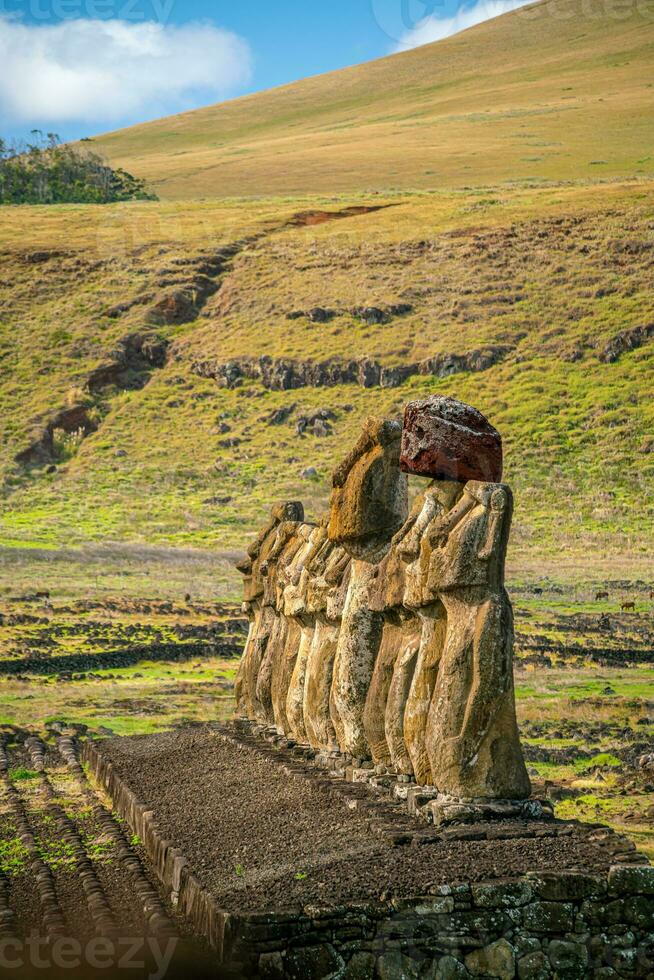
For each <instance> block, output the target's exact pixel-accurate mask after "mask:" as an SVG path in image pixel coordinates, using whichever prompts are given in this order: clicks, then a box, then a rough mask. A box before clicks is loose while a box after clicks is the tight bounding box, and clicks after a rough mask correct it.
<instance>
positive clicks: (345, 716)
mask: <svg viewBox="0 0 654 980" xmlns="http://www.w3.org/2000/svg"><path fill="white" fill-rule="evenodd" d="M401 432H402V430H401V426H400V424H399V423H398V422H394V421H388V420H383V419H376V418H369V419H368V420H367V421H366V423H365V424H364V428H363V433H362V435H361V437H360V439H359V441H358V442H357V444H356V446H355V447H354V449H353V450H352V452H351V453H350V454H349V455H348V456H347V458H346V459H345V460H344V462H343V463H342V464H341V465H340V466H339V467H338V468H337V469H336V471H335V473H334V476H333V491H332V497H331V510H330V522H329V537H330V539H331V540H332V541H334V542H335V543H336V544H338V545H341V546H342V547H343V548H344V549H345V550H346V551H347V552H348V553H349V554H350V555H351V556H352V568H351V573H350V582H349V586H348V591H347V596H346V600H345V607H344V609H343V617H342V622H341V630H340V634H339V638H338V646H337V651H336V660H335V663H334V676H333V682H332V691H331V715H332V722H333V724H334V729H335V731H336V736H337V739H338V744H339V747H340V749H341V751H342V752H345V753H348V754H349V755H352V756H353V757H355V758H358V759H368V758H369V757H370V746H369V744H368V741H367V739H366V735H365V726H364V720H363V715H364V709H365V703H366V698H367V695H368V688H369V687H370V681H371V678H372V673H373V668H374V664H375V660H376V657H377V653H378V650H379V645H380V641H381V636H382V626H383V616H382V614H381V613H380V612H379V611H375V610H374V609H372V608H371V596H372V591H373V590H374V586H375V576H376V573H377V569H376V563H378V562H379V561H380V560H381V559H382V558H383V557H384V555H385V554H386V552H387V551H388V547H389V544H390V540H391V538H392V536H393V534H394V533H395V532H396V531H397V530H398V528H400V527H401V526H402V524H403V523H404V521H405V520H406V516H407V511H408V491H407V479H406V477H405V476H404V475H403V474H402V473H401V472H400V469H399V454H400V439H401Z"/></svg>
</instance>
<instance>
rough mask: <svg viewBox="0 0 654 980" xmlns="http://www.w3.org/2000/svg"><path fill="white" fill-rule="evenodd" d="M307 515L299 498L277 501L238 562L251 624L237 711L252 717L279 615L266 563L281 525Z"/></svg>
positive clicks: (243, 661)
mask: <svg viewBox="0 0 654 980" xmlns="http://www.w3.org/2000/svg"><path fill="white" fill-rule="evenodd" d="M303 517H304V509H303V507H302V504H301V503H299V502H297V501H286V502H284V503H280V504H276V505H275V506H274V507H273V508H272V511H271V515H270V520H269V521H268V522H267V524H266V525H265V526H264V527H263V528H262V529H261V531H260V532H259V534H258V535H257V537H256V539H255V540H254V541H253V542H252V544H251V545H250V546H249V548H248V549H247V557H246V558H245V559H244V560H243V561H242V562H241V563H240V564H239V565H237V568H238V570H239V571H240V572H241V574H242V575H243V576H244V582H243V589H244V593H243V599H244V603H243V607H244V612H246V614H247V616H248V619H249V621H250V625H249V630H248V637H247V640H246V644H245V649H244V651H243V656H242V658H241V663H240V665H239V671H238V676H237V678H236V689H235V694H236V704H237V714H238V715H240V716H241V717H246V718H249V719H251V720H254V719H255V718H256V716H257V715H256V711H255V704H256V686H257V677H258V673H259V670H260V667H261V662H262V659H263V657H264V655H265V652H266V648H267V645H268V641H269V639H270V633H271V630H272V628H273V625H274V623H275V618H276V617H275V611H274V608H273V607H272V606H271V605H270V604H269V603H264V584H265V579H264V575H263V572H262V566H263V567H264V568H265V567H266V562H267V561H268V558H269V555H270V553H271V552H272V550H273V548H274V546H275V542H276V540H277V537H278V531H279V528H280V525H282V524H288V522H297V521H299V520H301V519H302V518H303Z"/></svg>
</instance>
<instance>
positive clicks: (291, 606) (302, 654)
mask: <svg viewBox="0 0 654 980" xmlns="http://www.w3.org/2000/svg"><path fill="white" fill-rule="evenodd" d="M309 542H310V545H311V547H310V549H309V552H308V554H307V555H306V557H305V558H304V559H303V568H302V570H301V571H300V573H299V575H298V573H297V571H296V573H295V576H294V579H293V581H292V582H291V584H290V585H288V586H287V587H286V589H285V590H284V608H285V613H286V616H287V617H288V618H290V619H293V620H295V621H296V622H297V623H298V624H299V627H300V643H299V646H298V651H297V656H296V658H295V665H294V667H293V673H292V675H291V678H290V681H289V685H288V692H287V695H286V718H287V721H288V734H289V735H290V736H291V738H293V739H295V741H296V742H301V743H308V735H307V731H306V727H305V724H304V689H305V685H306V676H307V664H308V661H309V654H310V652H311V645H312V643H313V636H314V632H315V629H316V617H315V614H314V613H313V610H311V609H310V607H309V602H308V593H309V586H310V583H311V581H312V578H313V576H314V575H316V573H317V572H318V569H319V567H320V562H321V558H322V555H323V553H324V551H325V549H326V548H328V546H329V539H328V537H327V521H326V520H323V521H322V522H321V523H320V524H319V525H318V527H314V528H313V530H312V531H311V534H310V535H309Z"/></svg>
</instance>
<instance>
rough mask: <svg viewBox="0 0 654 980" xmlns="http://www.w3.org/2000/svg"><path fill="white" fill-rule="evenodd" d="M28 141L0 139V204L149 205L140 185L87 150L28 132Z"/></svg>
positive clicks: (148, 196) (149, 198)
mask: <svg viewBox="0 0 654 980" xmlns="http://www.w3.org/2000/svg"><path fill="white" fill-rule="evenodd" d="M32 137H33V142H31V143H27V144H25V145H23V144H15V143H14V144H9V143H7V142H5V140H3V139H2V138H0V204H109V203H111V202H113V201H133V200H137V201H152V200H156V196H155V195H154V194H151V193H149V192H148V191H147V189H146V186H145V183H144V181H142V180H140V179H139V178H137V177H133V176H132V175H131V174H128V173H127V172H126V171H125V170H121V169H117V170H114V169H113V168H112V167H110V166H108V165H107V163H105V161H104V160H103V159H102V157H100V156H98V154H97V153H93V152H91V151H89V150H87V149H77V148H76V147H74V146H69V145H62V144H61V142H60V141H59V137H58V136H57V134H56V133H48V134H47V135H46V136H44V135H43V133H41V131H40V130H33V132H32Z"/></svg>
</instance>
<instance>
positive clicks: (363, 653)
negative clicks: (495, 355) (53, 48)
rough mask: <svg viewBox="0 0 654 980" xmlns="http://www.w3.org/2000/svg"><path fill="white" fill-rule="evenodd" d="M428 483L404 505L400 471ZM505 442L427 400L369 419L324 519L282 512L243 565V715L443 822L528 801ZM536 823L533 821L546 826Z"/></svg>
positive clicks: (444, 401) (468, 411)
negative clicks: (363, 773)
mask: <svg viewBox="0 0 654 980" xmlns="http://www.w3.org/2000/svg"><path fill="white" fill-rule="evenodd" d="M407 472H409V473H413V474H417V475H419V476H421V477H423V478H425V487H424V490H423V492H422V493H420V494H419V495H418V497H417V498H416V500H415V502H414V504H413V506H412V507H411V508H409V495H408V483H407V476H406V473H407ZM501 476H502V441H501V438H500V435H499V433H498V432H497V431H496V430H495V429H494V428H493V427H492V426H491V425H490V423H489V422H488V421H487V420H486V419H485V418H484V416H483V415H481V413H480V412H478V411H476V410H475V409H474V408H471V407H470V406H468V405H464V404H462V403H461V402H458V401H456V400H454V399H452V398H442V397H432V398H430V399H427V400H425V401H420V402H413V403H411V404H409V405H408V406H407V408H406V413H405V419H404V425H403V426H402V424H400V423H399V422H396V421H393V420H385V419H376V418H369V419H368V420H367V421H366V423H365V425H364V427H363V432H362V434H361V437H360V439H359V441H358V442H357V444H356V446H355V447H354V448H353V449H352V451H351V452H350V453H349V454H348V456H347V457H346V458H345V459H344V460H343V462H342V463H341V464H340V465H339V466H338V467H337V469H336V470H335V472H334V475H333V491H332V498H331V507H330V511H329V513H328V514H326V515H325V516H324V518H323V519H321V520H320V521H319V522H318V523H317V524H315V525H314V524H309V523H307V522H305V520H304V510H303V507H302V504H300V503H297V502H287V503H281V504H277V505H276V506H275V507H273V509H272V511H271V516H270V520H269V521H268V523H267V524H266V525H265V527H263V528H262V530H261V532H260V533H259V535H258V537H257V539H256V540H255V541H254V542H253V544H252V545H251V546H250V548H249V549H248V557H247V559H246V560H245V561H244V562H243V563H242V564H241V565H240V566H239V567H240V571H241V572H242V573H243V576H244V579H245V606H244V608H245V611H246V612H247V614H248V616H249V620H250V630H249V635H248V639H247V643H246V646H245V652H244V655H243V659H242V662H241V668H240V672H239V676H238V679H237V689H236V696H237V704H238V708H237V713H238V715H239V716H240V717H243V718H247V719H249V720H250V721H253V722H256V723H258V724H260V725H263V726H270V727H271V728H273V729H275V730H276V731H277V732H278V733H279V734H280V735H285V736H287V737H288V738H291V739H293V740H294V741H295V742H297V743H299V744H305V745H307V746H309V747H311V748H312V749H314V750H316V751H317V752H319V753H322V754H323V755H324V756H325V757H326V758H327V757H332V758H334V757H338V756H341V757H344V758H345V759H346V762H349V763H354V764H355V765H358V766H359V767H360V768H362V769H365V768H366V767H370V768H374V769H375V772H376V774H377V775H384V774H391V775H392V776H395V777H397V778H399V779H401V780H406V781H415V782H416V783H417V784H418V785H420V786H422V787H424V788H425V792H426V793H427V794H428V795H430V797H431V798H430V800H429V801H428V803H427V805H428V807H429V810H430V813H431V819H433V820H434V822H447V821H449V820H458V819H461V818H463V817H465V816H470V815H471V813H472V810H471V808H472V809H474V808H478V807H484V806H485V805H487V804H488V803H489V802H496V801H499V800H501V801H504V803H505V804H506V805H507V806H513V807H514V809H515V812H516V813H521V814H524V813H525V812H527V811H528V810H529V809H530V808H531V809H532V810H533V809H534V804H533V803H529V804H526V803H525V802H524V801H527V800H528V798H529V795H530V792H531V787H530V783H529V778H528V776H527V771H526V768H525V764H524V760H523V756H522V750H521V747H520V740H519V737H518V728H517V724H516V715H515V700H514V691H513V613H512V609H511V603H510V602H509V598H508V596H507V593H506V590H505V588H504V562H505V556H506V549H507V544H508V539H509V530H510V525H511V516H512V510H513V499H512V494H511V490H510V488H509V487H508V486H506V485H505V484H503V483H501V482H500V481H501ZM538 815H540V813H539V814H538Z"/></svg>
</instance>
